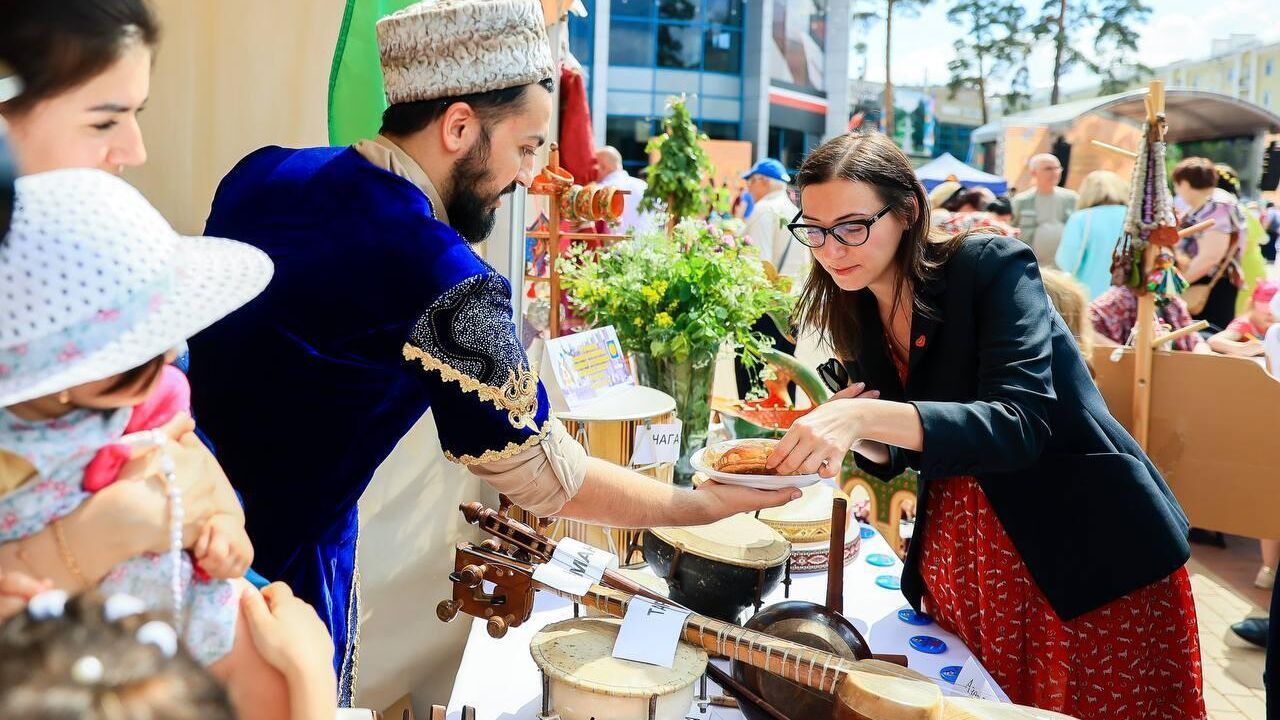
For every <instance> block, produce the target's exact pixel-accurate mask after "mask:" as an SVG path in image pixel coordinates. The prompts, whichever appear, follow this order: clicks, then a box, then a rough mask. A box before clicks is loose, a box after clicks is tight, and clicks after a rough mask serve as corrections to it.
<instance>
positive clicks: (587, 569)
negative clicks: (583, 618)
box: [533, 538, 618, 597]
mask: <svg viewBox="0 0 1280 720" xmlns="http://www.w3.org/2000/svg"><path fill="white" fill-rule="evenodd" d="M617 565H618V558H617V556H615V555H614V554H613V553H610V552H605V551H604V550H600V549H598V548H593V547H591V546H590V545H587V544H586V543H581V542H578V541H577V540H574V539H573V538H563V539H562V540H560V542H559V543H557V544H556V551H555V552H554V553H552V555H551V561H550V562H545V563H542V564H541V565H539V566H538V567H536V568H534V570H533V579H534V580H537V581H538V582H540V583H542V584H543V585H548V586H550V587H553V588H555V589H556V590H559V591H561V592H567V593H569V594H571V595H574V596H577V597H581V596H583V595H586V594H587V591H588V590H590V589H591V586H592V585H595V584H596V583H598V582H600V578H602V577H604V571H605V570H606V569H607V568H612V567H616V566H617Z"/></svg>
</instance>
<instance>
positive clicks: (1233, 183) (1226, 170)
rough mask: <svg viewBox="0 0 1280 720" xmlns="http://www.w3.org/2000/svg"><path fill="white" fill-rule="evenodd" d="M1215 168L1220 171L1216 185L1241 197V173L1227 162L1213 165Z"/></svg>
mask: <svg viewBox="0 0 1280 720" xmlns="http://www.w3.org/2000/svg"><path fill="white" fill-rule="evenodd" d="M1213 169H1214V171H1215V172H1217V173H1218V178H1217V180H1215V181H1214V185H1215V186H1217V187H1218V188H1220V189H1222V190H1226V191H1227V192H1229V193H1231V194H1232V195H1234V196H1235V197H1237V198H1238V197H1240V173H1238V172H1236V169H1235V168H1233V167H1231V166H1230V165H1228V164H1226V163H1218V164H1216V165H1214V166H1213Z"/></svg>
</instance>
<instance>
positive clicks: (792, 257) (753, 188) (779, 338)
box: [734, 158, 810, 399]
mask: <svg viewBox="0 0 1280 720" xmlns="http://www.w3.org/2000/svg"><path fill="white" fill-rule="evenodd" d="M742 178H743V179H744V180H746V181H747V192H748V193H750V195H751V199H752V200H753V201H754V205H753V206H752V210H751V214H750V215H749V216H748V217H747V220H746V236H747V238H748V240H749V241H750V242H751V243H752V244H753V245H755V246H756V247H758V248H760V257H761V259H763V260H767V261H769V262H770V263H771V264H772V265H773V267H774V268H775V269H776V270H777V271H778V274H779V275H786V276H787V277H790V278H791V280H792V285H793V288H794V289H799V287H800V285H801V283H803V282H804V278H805V275H807V274H808V272H809V257H810V252H809V248H806V247H805V246H803V245H801V244H800V243H799V242H797V241H796V240H795V239H794V238H793V237H792V235H791V231H790V230H788V229H787V223H790V222H792V221H794V220H795V218H796V215H797V214H799V212H800V211H799V209H797V208H796V206H795V203H793V202H791V199H790V198H789V197H787V183H788V182H790V181H791V176H790V175H788V174H787V170H786V168H784V167H783V166H782V163H780V162H778V161H777V160H774V159H772V158H766V159H764V160H761V161H760V162H758V163H756V164H755V165H752V166H751V169H750V170H748V171H746V172H745V173H743V174H742ZM752 329H753V330H758V331H759V332H762V333H764V334H765V335H768V336H769V337H771V338H773V346H774V348H775V349H777V350H779V351H781V352H784V353H787V354H790V355H794V354H795V352H796V345H795V343H794V342H792V341H791V340H789V339H787V337H786V335H785V334H784V333H783V330H782V329H781V328H779V327H778V325H777V323H775V322H774V321H773V319H772V318H770V317H769V316H767V315H766V316H764V317H762V318H760V319H759V320H758V321H756V324H755V326H753V327H752ZM734 374H735V376H736V377H737V380H738V396H739V397H746V396H747V394H748V392H749V391H750V390H751V386H752V378H751V375H750V374H749V373H748V372H747V370H746V368H745V367H743V365H742V361H741V360H737V361H735V363H734ZM789 392H790V394H791V397H792V399H794V398H795V390H794V389H793V388H789Z"/></svg>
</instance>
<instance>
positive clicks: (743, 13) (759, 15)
mask: <svg viewBox="0 0 1280 720" xmlns="http://www.w3.org/2000/svg"><path fill="white" fill-rule="evenodd" d="M583 4H584V6H585V7H586V9H587V16H586V17H577V16H574V15H572V14H571V15H570V19H569V49H570V52H572V54H573V56H574V57H575V58H577V60H578V62H580V63H581V64H582V66H583V70H584V73H585V75H586V78H587V83H588V95H589V100H590V103H591V115H592V128H593V131H594V133H595V140H596V143H597V144H608V145H612V146H614V147H616V148H617V149H618V151H619V152H620V153H621V154H622V157H623V161H624V163H625V164H626V166H627V168H628V169H629V170H631V171H633V172H634V171H636V170H638V169H639V168H641V167H644V166H645V165H647V164H648V158H647V156H646V155H645V153H644V146H645V144H646V143H647V142H648V140H649V138H650V137H652V136H653V135H655V134H656V133H658V132H660V128H661V121H662V118H663V117H664V116H665V115H666V105H667V100H668V98H670V97H672V96H675V95H681V94H683V95H685V96H686V98H687V103H688V107H689V110H690V113H691V114H692V116H693V118H694V119H695V121H696V122H697V123H698V125H699V127H700V128H701V129H702V131H703V132H705V133H706V134H707V135H708V136H709V137H711V138H713V139H721V140H747V141H750V142H751V143H752V147H753V151H754V154H755V156H756V157H757V158H762V157H766V156H769V157H776V158H778V159H779V160H781V161H782V162H783V163H784V164H785V165H787V166H788V167H791V168H795V167H797V166H798V165H799V163H800V160H801V159H802V158H803V156H804V153H805V152H807V151H808V150H809V149H810V148H812V147H814V146H815V145H817V144H819V143H820V142H822V140H823V139H825V138H828V137H831V136H833V135H835V134H838V133H840V132H843V131H844V130H845V128H846V127H847V123H848V119H849V112H848V110H849V101H848V86H847V83H846V78H847V77H848V66H849V58H848V52H847V48H848V47H849V15H850V13H849V0H657V1H656V2H655V1H653V0H583ZM827 48H832V49H834V50H835V51H834V52H831V53H828V52H827Z"/></svg>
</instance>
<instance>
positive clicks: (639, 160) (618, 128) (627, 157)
mask: <svg viewBox="0 0 1280 720" xmlns="http://www.w3.org/2000/svg"><path fill="white" fill-rule="evenodd" d="M657 127H658V121H657V120H655V119H653V118H648V117H631V116H625V115H624V116H617V115H610V116H609V117H608V119H606V120H605V124H604V141H605V144H606V145H612V146H613V147H615V148H617V150H618V154H619V155H621V156H622V165H623V167H625V168H626V169H627V170H628V171H629V172H632V173H633V174H634V171H635V170H636V169H637V168H642V167H644V166H646V165H648V164H649V156H648V155H647V154H645V151H644V146H645V144H646V143H648V142H649V138H651V137H653V136H654V135H656V134H657Z"/></svg>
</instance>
